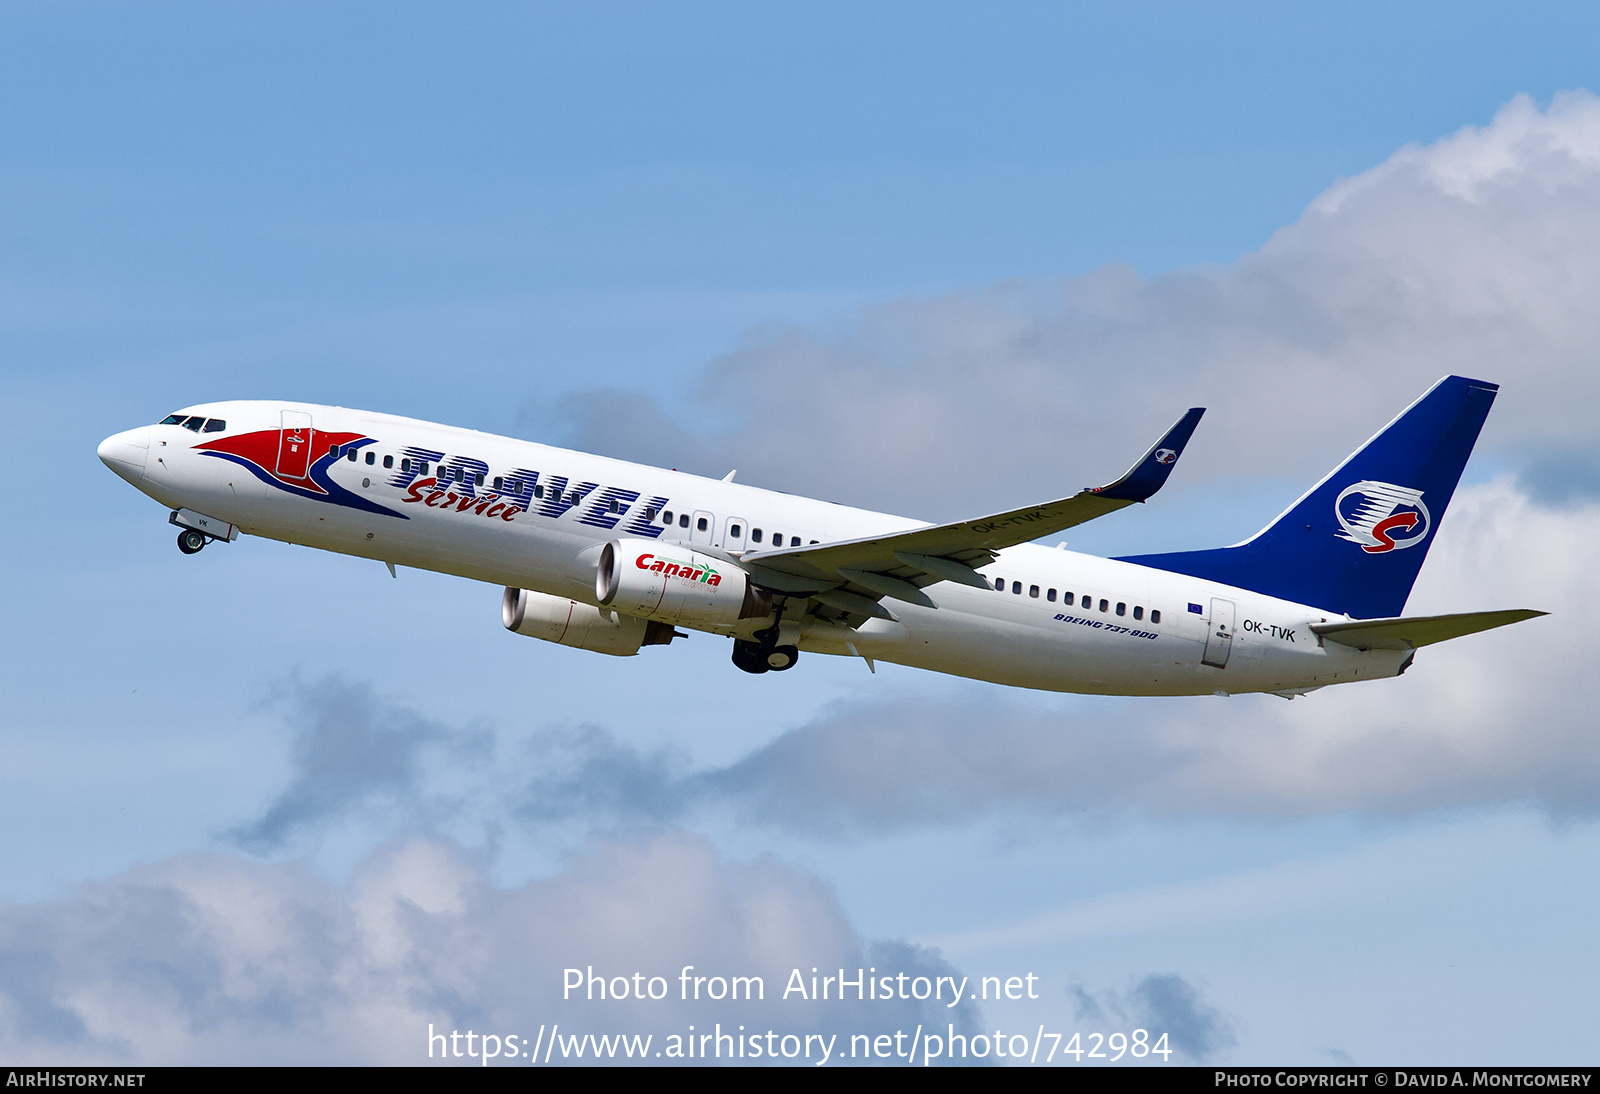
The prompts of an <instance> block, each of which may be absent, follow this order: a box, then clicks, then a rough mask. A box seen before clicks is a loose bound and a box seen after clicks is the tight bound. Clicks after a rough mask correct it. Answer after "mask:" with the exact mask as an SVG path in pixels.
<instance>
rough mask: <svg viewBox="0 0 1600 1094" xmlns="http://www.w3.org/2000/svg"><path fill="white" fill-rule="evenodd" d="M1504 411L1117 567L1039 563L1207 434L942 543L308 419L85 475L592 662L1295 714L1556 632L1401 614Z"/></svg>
mask: <svg viewBox="0 0 1600 1094" xmlns="http://www.w3.org/2000/svg"><path fill="white" fill-rule="evenodd" d="M1497 390H1498V389H1497V387H1496V385H1494V384H1490V383H1485V382H1483V381H1479V380H1469V379H1466V378H1464V377H1460V376H1448V377H1446V378H1444V379H1443V380H1440V381H1439V382H1438V383H1437V384H1435V385H1434V386H1433V387H1432V388H1431V389H1430V390H1429V391H1428V392H1427V393H1425V394H1424V395H1423V396H1422V397H1421V398H1420V399H1418V400H1417V401H1416V402H1414V403H1412V404H1411V405H1410V406H1409V407H1407V408H1406V409H1405V410H1404V411H1402V412H1401V413H1400V415H1399V416H1398V417H1396V418H1395V419H1394V420H1393V421H1392V422H1390V423H1389V424H1388V425H1387V426H1385V427H1384V428H1383V429H1382V430H1380V431H1379V432H1378V433H1377V435H1376V436H1374V437H1373V438H1372V439H1371V440H1369V441H1368V442H1367V443H1366V444H1365V445H1363V446H1362V447H1361V448H1360V449H1358V450H1357V451H1356V452H1355V453H1354V454H1353V455H1351V456H1350V457H1349V458H1348V459H1346V460H1345V461H1344V462H1343V463H1342V464H1340V465H1339V466H1338V467H1337V468H1335V469H1334V470H1333V471H1331V472H1330V473H1329V474H1328V475H1327V476H1326V477H1325V478H1324V479H1322V481H1320V482H1318V483H1317V484H1316V485H1315V486H1313V487H1312V488H1311V489H1310V490H1309V491H1307V492H1306V493H1305V494H1304V495H1303V496H1302V497H1301V498H1300V499H1299V500H1298V501H1296V502H1295V503H1294V504H1293V505H1291V506H1290V507H1289V508H1288V509H1287V510H1285V511H1284V513H1283V515H1282V516H1280V517H1278V518H1277V519H1276V520H1275V521H1273V522H1272V523H1271V524H1270V525H1268V526H1267V527H1266V528H1264V529H1262V530H1261V531H1260V532H1258V533H1257V534H1256V535H1255V536H1253V537H1251V538H1250V539H1248V540H1246V541H1245V542H1243V543H1240V544H1237V545H1235V546H1232V547H1223V548H1217V549H1213V550H1205V551H1187V552H1179V553H1173V554H1151V555H1135V556H1130V557H1124V558H1109V559H1108V558H1096V557H1093V556H1089V555H1082V554H1076V553H1073V552H1070V551H1066V550H1058V549H1051V548H1047V547H1042V546H1039V545H1037V544H1035V543H1033V542H1031V541H1033V540H1037V539H1039V538H1041V537H1043V536H1048V535H1051V534H1052V533H1056V532H1060V531H1061V530H1063V529H1066V528H1071V527H1073V526H1074V525H1077V524H1082V523H1083V522H1085V521H1088V520H1093V519H1096V518H1098V517H1103V516H1105V515H1107V514H1109V513H1113V512H1115V511H1116V510H1118V509H1121V508H1124V507H1125V506H1128V505H1131V504H1133V503H1135V502H1142V501H1145V500H1147V499H1148V498H1150V497H1151V496H1152V495H1153V494H1155V492H1156V491H1157V490H1159V489H1160V488H1161V487H1162V485H1163V484H1164V483H1165V482H1166V480H1167V477H1168V476H1169V475H1170V474H1171V472H1172V469H1173V467H1174V466H1175V465H1176V463H1177V461H1178V458H1179V456H1181V455H1182V454H1183V450H1184V446H1185V445H1186V444H1188V442H1189V438H1190V436H1191V435H1192V434H1193V433H1194V431H1195V427H1196V426H1197V425H1198V424H1199V421H1200V417H1201V415H1202V413H1203V411H1202V410H1200V409H1193V410H1190V411H1188V412H1187V413H1186V414H1184V415H1183V417H1182V418H1180V419H1179V420H1178V422H1177V424H1175V425H1174V426H1173V427H1172V428H1171V429H1170V430H1168V431H1167V433H1166V434H1165V435H1164V436H1162V437H1161V439H1160V440H1158V441H1157V442H1156V443H1155V444H1154V445H1152V446H1151V448H1150V450H1149V451H1148V452H1146V453H1145V455H1144V456H1143V457H1142V458H1141V459H1140V460H1139V461H1138V462H1137V463H1135V464H1134V465H1133V467H1132V469H1130V470H1129V471H1128V472H1127V474H1125V475H1123V476H1122V477H1121V478H1119V479H1117V480H1116V481H1114V482H1112V483H1109V484H1107V485H1105V486H1101V487H1096V488H1093V489H1087V490H1082V491H1079V492H1078V493H1076V494H1072V495H1071V496H1069V497H1064V498H1061V499H1060V500H1057V501H1049V502H1045V503H1044V504H1041V505H1034V506H1028V507H1026V508H1022V509H1016V510H1012V511H1010V512H1005V513H995V514H990V515H987V516H982V517H979V518H977V519H975V520H966V521H958V522H956V523H953V524H939V525H930V524H926V523H923V522H919V521H915V520H911V519H908V518H905V517H897V516H891V515H889V514H886V513H876V512H871V511H868V510H863V509H853V508H849V507H846V506H842V505H834V504H831V503H829V502H824V501H814V500H810V499H807V498H800V497H794V496H792V495H789V494H782V493H778V492H775V491H770V490H762V489H758V488H756V487H752V486H746V485H743V484H741V483H735V482H733V481H732V477H733V476H732V475H731V474H730V475H729V476H728V478H727V479H723V480H717V479H706V478H700V477H698V476H695V475H688V474H682V473H679V472H677V471H668V470H663V469H661V468H655V467H649V466H645V465H642V464H635V463H627V462H624V461H621V460H614V459H608V458H606V457H603V456H594V455H588V454H586V453H582V452H573V451H568V450H564V449H560V448H554V447H550V446H548V445H542V444H537V443H533V442H529V441H520V440H514V439H511V438H507V437H498V436H493V435H490V434H486V433H480V432H475V431H472V430H466V429H457V428H453V427H450V426H445V425H437V424H434V423H432V422H423V421H417V420H414V419H410V418H399V417H394V416H391V415H386V414H376V413H369V412H367V411H360V410H348V409H345V408H342V407H331V406H315V405H309V404H304V403H276V402H258V401H250V402H219V403H206V404H203V405H199V406H192V407H187V408H185V409H183V410H180V411H178V412H176V413H174V414H171V415H169V416H167V417H166V418H165V419H163V420H162V421H161V422H159V423H158V424H156V425H148V426H141V427H139V428H137V429H131V430H128V431H126V432H124V433H118V434H116V435H115V436H112V437H108V438H107V439H106V440H105V441H104V442H103V443H102V444H101V445H100V449H99V453H100V458H101V459H102V460H103V461H104V462H105V463H106V465H107V466H108V467H110V468H111V469H112V470H113V471H115V472H116V473H117V474H118V475H120V476H122V477H123V478H124V479H126V480H127V481H128V482H130V483H132V484H133V485H134V486H136V487H138V488H139V489H140V490H142V491H143V492H144V493H146V494H148V495H149V496H150V497H152V498H154V499H156V500H157V501H159V502H160V503H161V504H162V505H164V506H166V507H167V508H168V509H169V510H171V513H170V516H169V520H170V522H171V523H172V524H175V525H177V526H178V546H179V548H180V549H182V550H183V551H184V552H185V553H188V554H194V553H196V552H198V551H199V550H200V549H201V548H203V547H205V546H206V545H207V544H208V543H210V542H212V541H222V542H232V541H233V540H235V539H236V538H237V537H238V536H239V534H241V533H244V534H247V535H257V536H266V537H268V538H271V539H278V540H284V541H288V542H291V543H299V544H305V545H308V546H312V547H318V548H322V549H324V550H328V551H339V552H342V553H344V554H351V555H360V556H363V557H366V558H371V559H376V560H378V561H381V562H384V563H387V564H388V565H389V567H390V570H391V572H393V570H394V567H395V566H397V565H401V566H411V567H417V568H421V569H428V570H437V571H439V572H442V573H449V574H456V575H458V576H461V577H466V578H471V579H473V580H476V581H483V582H488V583H491V584H493V585H497V586H503V587H504V595H503V597H502V605H501V618H502V622H503V623H504V624H505V626H506V627H507V628H508V629H510V630H511V631H514V632H515V633H517V634H521V635H527V636H530V637H533V638H540V639H544V640H545V641H549V642H558V643H561V644H563V645H567V646H576V647H579V648H582V649H587V650H593V651H595V652H598V653H607V654H614V655H618V656H631V655H635V654H638V653H639V652H640V651H641V649H643V648H644V647H646V646H658V645H668V644H670V643H671V641H672V640H673V639H674V638H677V637H681V636H682V634H681V632H680V631H679V630H678V628H680V627H681V628H687V629H689V630H697V631H703V632H706V633H710V634H716V635H721V636H723V637H725V638H728V639H731V640H732V647H733V662H734V664H735V665H737V666H738V667H739V668H741V669H743V670H744V671H746V672H752V673H763V672H769V671H780V672H781V671H785V670H788V669H790V668H792V667H793V666H794V665H795V663H796V662H797V661H798V660H799V657H800V654H801V653H802V652H814V653H823V654H836V655H843V656H850V657H859V658H861V659H863V660H865V661H866V663H867V664H868V666H871V665H872V664H873V663H874V662H875V661H879V660H881V661H891V662H895V663H898V664H902V665H911V666H916V667H919V668H925V669H932V670H934V671H936V672H945V673H951V674H954V675H957V676H966V677H972V678H975V679H979V680H990V681H994V682H996V683H1000V684H1010V685H1014V686H1016V687H1025V688H1039V689H1044V690H1049V691H1073V692H1092V693H1099V694H1117V695H1202V694H1212V693H1230V694H1232V693H1239V692H1275V693H1278V694H1282V695H1286V696H1294V695H1297V694H1301V693H1303V692H1306V691H1310V690H1313V689H1315V688H1320V687H1323V686H1325V685H1327V684H1333V683H1344V682H1347V681H1354V680H1369V679H1375V678H1379V677H1390V676H1397V675H1399V674H1400V673H1402V672H1404V671H1406V669H1407V668H1408V667H1410V665H1411V663H1412V659H1413V658H1414V657H1415V655H1416V651H1417V649H1419V648H1420V647H1422V646H1426V645H1429V644H1430V643H1434V642H1439V641H1443V640H1445V639H1449V638H1457V637H1460V636H1462V635H1467V634H1471V633H1473V632H1476V631H1482V630H1488V629H1490V628H1492V627H1499V626H1503V625H1505V624H1507V623H1514V622H1517V621H1519V620H1523V619H1528V618H1531V617H1533V616H1536V615H1542V614H1544V613H1542V612H1537V611H1530V610H1526V609H1517V610H1507V611H1491V612H1473V613H1467V614H1461V615H1444V616H1429V617H1406V616H1403V615H1402V614H1401V613H1402V611H1403V609H1404V607H1405V602H1406V598H1407V597H1408V596H1409V594H1410V592H1411V587H1412V584H1413V582H1414V581H1415V580H1416V577H1417V573H1418V571H1419V570H1420V569H1421V567H1422V562H1423V559H1424V558H1425V557H1426V555H1427V553H1428V548H1429V546H1430V545H1431V543H1432V541H1433V538H1434V536H1435V534H1436V532H1437V529H1438V527H1439V522H1440V520H1441V519H1442V518H1443V516H1444V513H1445V509H1446V507H1447V506H1448V505H1449V503H1450V498H1451V495H1452V494H1453V493H1454V491H1455V488H1456V484H1457V482H1458V481H1459V480H1460V478H1461V472H1462V469H1463V468H1464V467H1465V466H1466V462H1467V457H1468V456H1469V455H1470V454H1471V452H1472V447H1473V444H1474V443H1475V442H1476V440H1477V437H1478V433H1479V431H1480V429H1481V428H1482V426H1483V423H1484V420H1485V418H1486V417H1487V416H1488V413H1489V408H1490V406H1491V405H1492V404H1493V402H1494V398H1495V394H1496V391H1497ZM662 654H663V655H664V654H665V651H662Z"/></svg>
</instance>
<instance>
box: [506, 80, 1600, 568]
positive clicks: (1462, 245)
mask: <svg viewBox="0 0 1600 1094" xmlns="http://www.w3.org/2000/svg"><path fill="white" fill-rule="evenodd" d="M1597 296H1600V99H1596V98H1595V97H1594V96H1592V95H1589V94H1588V93H1584V92H1573V93H1568V94H1563V95H1559V96H1557V97H1556V98H1555V99H1554V101H1553V102H1552V103H1551V104H1550V105H1549V107H1548V108H1546V109H1542V110H1541V109H1540V108H1539V107H1538V106H1537V105H1536V104H1535V103H1534V102H1533V101H1532V100H1530V99H1528V98H1526V97H1519V98H1517V99H1515V100H1513V101H1512V102H1510V103H1509V104H1507V105H1506V106H1505V107H1504V108H1503V109H1502V110H1501V111H1500V112H1499V113H1498V114H1497V115H1496V116H1495V118H1494V120H1493V121H1492V122H1491V123H1490V124H1488V125H1486V126H1483V127H1481V128H1467V129H1463V130H1462V131H1461V132H1459V133H1457V134H1455V135H1453V136H1450V137H1447V138H1444V139H1442V140H1440V141H1437V142H1435V143H1433V144H1431V145H1427V146H1413V147H1407V148H1405V149H1402V150H1401V151H1399V152H1397V153H1396V154H1395V155H1394V156H1392V157H1390V159H1389V160H1388V161H1387V162H1385V163H1383V164H1381V165H1379V166H1378V167H1375V168H1373V169H1372V170H1370V171H1367V172H1365V173H1363V174H1361V175H1359V176H1357V177H1355V178H1352V179H1348V180H1345V181H1343V182H1340V183H1338V184H1337V185H1335V186H1333V187H1332V188H1330V189H1329V190H1328V191H1327V192H1326V193H1324V194H1323V195H1321V196H1320V197H1319V198H1318V199H1317V200H1316V201H1314V202H1313V203H1312V204H1311V206H1310V207H1309V208H1308V209H1307V210H1306V212H1305V214H1304V215H1303V216H1302V217H1301V218H1300V220H1299V221H1298V222H1296V223H1295V224H1293V225H1290V226H1288V227H1285V228H1284V229H1282V230H1281V231H1279V232H1278V233H1277V234H1276V235H1274V236H1273V238H1272V239H1271V240H1269V241H1268V242H1267V243H1266V244H1265V245H1264V246H1262V247H1261V249H1260V250H1258V251H1256V252H1255V253H1253V254H1250V255H1247V256H1245V257H1243V258H1241V259H1240V260H1239V261H1237V262H1235V263H1232V264H1229V265H1226V266H1219V267H1211V268H1195V269H1185V270H1180V271H1176V272H1172V273H1167V274H1163V275H1160V276H1156V277H1150V278H1144V277H1140V276H1139V275H1138V274H1137V273H1136V272H1135V271H1133V270H1132V269H1129V268H1127V267H1125V266H1118V265H1110V266H1107V267H1105V268H1104V269H1101V270H1099V271H1097V272H1095V273H1093V274H1090V275H1088V276H1086V277H1081V278H1074V279H1069V280H1058V281H1026V282H1006V283H1001V284H997V285H992V286H988V287H984V288H978V289H972V290H966V291H961V292H955V293H951V294H948V295H944V296H938V297H931V298H911V299H904V300H899V301H894V302H890V303H886V304H882V305H879V306H876V307H872V308H868V309H866V310H865V311H864V312H863V313H862V314H861V315H860V317H859V320H858V321H857V322H855V323H854V324H853V325H851V326H850V327H849V328H848V329H846V330H843V331H842V332H839V331H829V332H817V331H811V330H804V329H795V328H764V329H762V330H759V331H756V332H753V333H752V334H751V335H750V336H749V338H748V340H747V342H746V344H744V345H743V346H741V347H739V348H738V349H736V350H735V351H733V352H732V353H729V354H727V355H725V356H723V357H722V358H720V359H718V360H716V361H715V362H713V363H712V364H711V365H710V366H709V367H708V368H707V370H706V372H705V374H704V376H703V377H702V378H701V382H700V383H699V385H698V386H697V388H696V389H695V390H694V391H693V392H691V393H689V394H688V395H687V396H686V397H684V398H682V399H681V400H679V401H674V402H672V403H670V404H668V403H663V402H661V401H658V400H653V399H651V398H648V397H645V396H640V395H637V394H628V393H620V392H612V391H585V392H580V393H577V394H575V395H572V396H569V397H567V398H566V399H565V400H564V401H563V402H561V403H560V404H559V405H539V406H534V407H530V409H529V412H528V413H529V415H530V418H529V421H530V422H531V421H532V420H534V419H537V420H538V421H539V422H540V423H541V425H549V424H562V425H564V427H565V428H566V429H567V431H568V437H567V439H568V440H569V441H570V442H571V443H573V444H574V445H576V446H578V447H582V448H585V449H588V450H591V451H602V452H606V453H609V454H613V455H617V456H621V457H624V458H628V459H635V460H643V461H646V462H651V463H658V464H668V465H671V466H677V467H683V468H684V469H686V470H696V471H700V472H702V473H707V474H716V475H721V474H722V473H724V472H725V471H726V469H727V468H729V467H738V468H740V475H741V480H742V481H746V482H752V483H756V484H758V485H768V486H774V487H778V488H781V489H786V490H794V491H799V492H803V493H807V494H811V495H815V496H821V497H827V498H831V499H834V500H838V501H843V502H848V503H851V504H858V505H866V506H869V507H871V508H876V509H887V510H890V511H896V512H904V513H909V514H912V515H915V516H920V517H926V518H928V519H939V518H949V517H958V516H965V515H969V514H971V513H974V512H984V511H991V510H994V509H998V508H1003V507H1006V506H1008V505H1010V504H1013V503H1020V502H1026V501H1029V500H1034V499H1037V498H1042V497H1053V496H1059V495H1061V494H1062V493H1065V492H1068V491H1070V490H1074V489H1077V488H1078V487H1080V486H1082V485H1084V484H1085V483H1088V482H1091V481H1103V479H1104V478H1106V477H1108V476H1111V475H1114V474H1116V473H1118V472H1120V471H1121V470H1122V469H1123V467H1124V466H1125V465H1126V463H1128V462H1129V461H1131V459H1132V458H1133V457H1135V456H1137V455H1138V453H1139V451H1141V450H1142V446H1143V444H1144V443H1145V442H1146V441H1147V440H1149V439H1151V438H1153V437H1154V436H1156V435H1157V433H1158V432H1159V431H1160V429H1162V428H1163V427H1164V426H1166V425H1168V424H1170V422H1171V421H1172V420H1174V419H1175V418H1176V417H1177V415H1178V413H1180V412H1181V411H1182V410H1183V408H1185V407H1188V406H1192V405H1203V406H1210V407H1211V408H1212V409H1211V413H1210V415H1209V416H1208V418H1207V420H1206V422H1205V423H1204V425H1203V426H1202V429H1201V433H1200V434H1199V435H1198V436H1197V439H1196V443H1195V445H1194V446H1192V447H1191V449H1190V451H1189V454H1188V455H1187V456H1186V457H1185V463H1186V466H1185V467H1184V468H1183V469H1182V470H1181V473H1180V477H1179V479H1178V480H1175V483H1174V486H1173V489H1183V488H1184V485H1185V483H1193V482H1198V481H1200V480H1201V478H1203V477H1206V476H1224V477H1237V476H1241V475H1251V474H1256V473H1258V472H1259V470H1260V469H1261V468H1262V466H1263V465H1264V464H1266V463H1270V466H1271V468H1272V471H1273V473H1275V474H1283V475H1291V476H1295V477H1298V478H1305V479H1306V481H1307V482H1308V483H1309V482H1310V481H1311V478H1312V477H1315V476H1316V475H1319V474H1320V473H1322V472H1323V471H1325V470H1326V469H1327V468H1329V467H1331V466H1332V465H1333V462H1334V461H1336V460H1338V459H1339V458H1341V457H1342V456H1343V455H1344V454H1345V453H1347V452H1349V451H1351V450H1352V449H1353V448H1354V447H1355V446H1356V444H1357V443H1359V442H1360V441H1361V440H1362V439H1364V438H1365V437H1366V436H1368V435H1369V434H1370V433H1372V432H1374V431H1375V430H1376V429H1377V428H1378V427H1379V426H1381V425H1382V424H1383V423H1384V422H1385V421H1387V420H1388V419H1389V418H1390V417H1391V416H1392V415H1393V414H1394V413H1395V412H1397V411H1398V410H1399V408H1400V407H1401V406H1403V405H1404V404H1405V403H1406V402H1408V401H1409V400H1410V399H1412V398H1413V397H1415V396H1416V395H1418V394H1420V393H1421V392H1422V391H1423V390H1424V389H1426V388H1427V387H1428V386H1429V385H1430V384H1431V383H1432V382H1433V381H1435V380H1436V379H1438V378H1439V377H1440V376H1443V375H1445V374H1447V373H1465V374H1468V375H1473V376H1477V377H1479V378H1482V379H1487V380H1493V381H1499V382H1501V383H1502V384H1504V386H1505V391H1504V394H1503V395H1502V397H1501V399H1500V402H1499V404H1498V405H1497V408H1496V413H1495V415H1494V417H1493V418H1491V420H1490V423H1489V426H1488V429H1487V430H1486V433H1485V438H1484V442H1483V443H1484V446H1485V448H1486V449H1488V450H1491V451H1495V452H1498V453H1500V454H1502V456H1503V457H1504V458H1505V459H1506V460H1508V461H1511V462H1512V463H1513V464H1514V465H1516V466H1519V467H1521V466H1526V467H1528V468H1529V473H1530V475H1531V476H1532V478H1533V479H1534V480H1535V481H1537V482H1539V483H1541V484H1543V485H1542V487H1541V488H1542V489H1545V490H1546V493H1547V495H1548V496H1559V495H1562V494H1563V492H1565V493H1571V492H1592V490H1593V489H1594V486H1595V484H1596V483H1597V482H1600V459H1597V457H1596V456H1595V454H1594V451H1593V445H1592V439H1593V432H1594V428H1593V416H1592V413H1591V412H1590V411H1589V407H1590V406H1592V405H1593V403H1594V402H1595V401H1596V399H1597V397H1600V371H1597V370H1596V369H1595V368H1594V367H1593V362H1594V360H1595V359H1596V357H1597V356H1600V312H1597V310H1596V309H1595V308H1594V306H1593V301H1594V300H1595V299H1596V298H1597ZM680 422H684V423H688V422H692V423H695V425H694V426H692V427H690V426H685V425H681V424H678V423H680ZM1242 531H1248V530H1242ZM1197 546H1203V544H1197Z"/></svg>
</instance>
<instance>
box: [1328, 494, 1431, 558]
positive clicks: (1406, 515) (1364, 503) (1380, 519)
mask: <svg viewBox="0 0 1600 1094" xmlns="http://www.w3.org/2000/svg"><path fill="white" fill-rule="evenodd" d="M1333 515H1334V516H1336V517H1338V518H1339V524H1340V526H1341V527H1342V528H1343V529H1344V531H1342V532H1340V533H1339V538H1340V539H1344V540H1349V541H1350V542H1351V543H1355V544H1359V545H1360V547H1361V549H1362V550H1363V551H1365V552H1367V553H1368V554H1371V555H1381V554H1385V553H1387V552H1389V551H1397V550H1400V549H1401V548H1403V547H1414V546H1416V545H1417V544H1419V543H1421V542H1422V541H1423V540H1424V539H1427V538H1428V530H1429V528H1431V527H1432V526H1433V521H1432V519H1431V518H1430V517H1429V516H1428V507H1427V506H1426V505H1424V504H1423V502H1422V491H1421V490H1415V489H1412V488H1411V487H1408V486H1396V485H1395V484H1394V483H1391V482H1375V481H1373V480H1371V479H1365V480H1363V481H1361V482H1358V483H1355V484H1353V485H1351V486H1347V487H1345V488H1344V490H1342V491H1341V492H1340V493H1339V497H1338V500H1337V501H1335V502H1334V503H1333Z"/></svg>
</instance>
